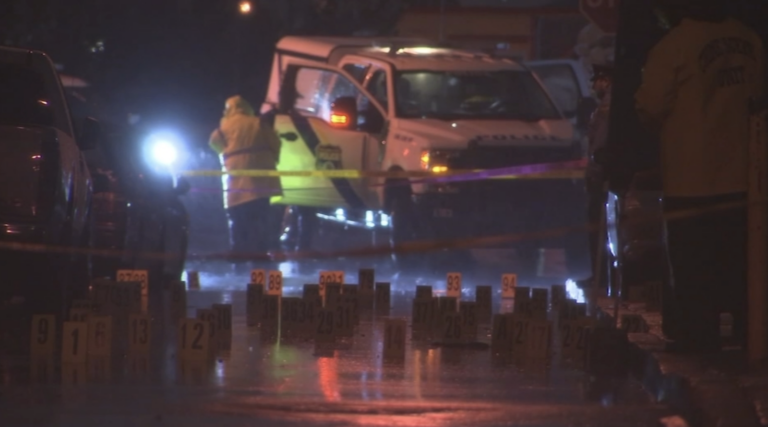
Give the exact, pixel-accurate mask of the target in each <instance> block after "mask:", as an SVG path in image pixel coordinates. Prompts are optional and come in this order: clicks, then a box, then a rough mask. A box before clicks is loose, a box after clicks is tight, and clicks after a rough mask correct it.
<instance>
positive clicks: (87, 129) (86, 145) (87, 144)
mask: <svg viewBox="0 0 768 427" xmlns="http://www.w3.org/2000/svg"><path fill="white" fill-rule="evenodd" d="M99 138H101V124H99V122H98V120H96V119H94V118H92V117H86V118H85V119H83V123H82V125H81V126H80V132H79V134H78V135H77V146H78V147H80V149H81V150H83V151H88V150H93V149H94V148H96V147H97V146H98V143H99Z"/></svg>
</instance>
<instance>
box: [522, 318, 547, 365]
mask: <svg viewBox="0 0 768 427" xmlns="http://www.w3.org/2000/svg"><path fill="white" fill-rule="evenodd" d="M525 341H526V345H525V356H526V359H527V360H537V361H539V360H548V359H549V355H550V350H551V348H552V323H551V322H550V321H548V320H541V319H531V320H530V321H529V323H528V327H527V330H526V340H525Z"/></svg>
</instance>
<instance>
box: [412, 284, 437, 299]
mask: <svg viewBox="0 0 768 427" xmlns="http://www.w3.org/2000/svg"><path fill="white" fill-rule="evenodd" d="M432 296H433V295H432V286H421V285H420V286H416V299H420V300H428V299H431V298H432Z"/></svg>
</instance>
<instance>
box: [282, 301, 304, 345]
mask: <svg viewBox="0 0 768 427" xmlns="http://www.w3.org/2000/svg"><path fill="white" fill-rule="evenodd" d="M304 305H305V302H304V300H303V299H302V298H299V297H284V298H283V299H282V301H281V303H280V316H281V317H280V338H281V339H286V338H287V339H291V338H299V337H301V335H302V330H303V329H304V325H305V323H306V322H307V313H306V311H305V310H304Z"/></svg>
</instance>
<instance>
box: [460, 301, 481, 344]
mask: <svg viewBox="0 0 768 427" xmlns="http://www.w3.org/2000/svg"><path fill="white" fill-rule="evenodd" d="M459 313H460V314H461V337H462V339H463V340H464V342H465V343H472V342H475V341H476V340H477V303H476V302H474V301H461V302H459Z"/></svg>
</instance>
